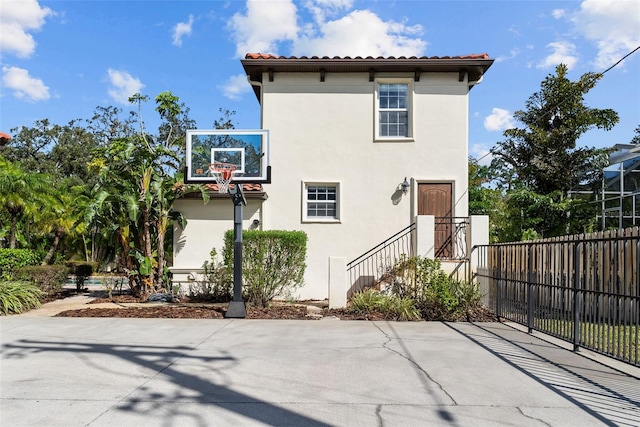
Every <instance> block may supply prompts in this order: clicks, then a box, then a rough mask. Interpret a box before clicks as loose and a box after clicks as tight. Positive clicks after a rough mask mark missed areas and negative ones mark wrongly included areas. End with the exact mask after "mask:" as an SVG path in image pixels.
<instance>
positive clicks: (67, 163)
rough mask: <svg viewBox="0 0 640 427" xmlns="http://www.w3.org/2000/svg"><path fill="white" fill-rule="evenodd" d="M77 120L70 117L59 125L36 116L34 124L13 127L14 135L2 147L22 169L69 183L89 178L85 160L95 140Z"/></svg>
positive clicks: (78, 182) (84, 180)
mask: <svg viewBox="0 0 640 427" xmlns="http://www.w3.org/2000/svg"><path fill="white" fill-rule="evenodd" d="M80 123H81V121H79V120H72V121H70V122H69V123H68V124H67V125H64V126H60V125H54V124H51V123H50V122H49V120H48V119H43V120H37V121H36V122H35V123H34V126H33V127H26V126H22V127H20V128H15V129H12V131H13V132H15V136H14V137H13V138H12V139H11V141H10V143H9V145H7V147H5V153H6V157H7V159H9V160H10V161H13V162H20V163H21V165H22V168H23V169H24V170H25V171H28V172H32V173H47V174H49V175H51V176H52V177H53V179H54V180H56V181H59V180H62V179H69V180H70V181H69V183H70V185H79V184H83V183H86V182H88V181H91V180H92V176H91V175H90V174H89V172H88V170H87V164H88V163H89V162H90V161H91V159H92V157H93V154H92V150H93V148H95V147H96V145H97V142H96V139H95V138H94V135H93V134H92V133H91V132H90V131H89V130H88V129H86V128H84V127H82V126H80V125H79V124H80Z"/></svg>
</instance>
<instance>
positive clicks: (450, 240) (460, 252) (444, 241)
mask: <svg viewBox="0 0 640 427" xmlns="http://www.w3.org/2000/svg"><path fill="white" fill-rule="evenodd" d="M469 221H470V220H469V217H435V219H434V228H435V230H434V240H435V257H436V258H438V259H446V260H465V259H467V253H468V252H469V251H468V241H467V239H468V237H469V236H468V232H467V231H468V230H469V223H470V222H469Z"/></svg>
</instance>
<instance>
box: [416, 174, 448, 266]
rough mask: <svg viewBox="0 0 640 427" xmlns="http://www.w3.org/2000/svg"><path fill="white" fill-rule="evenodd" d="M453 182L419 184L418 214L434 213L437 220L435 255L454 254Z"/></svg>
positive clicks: (437, 256) (440, 256) (446, 256)
mask: <svg viewBox="0 0 640 427" xmlns="http://www.w3.org/2000/svg"><path fill="white" fill-rule="evenodd" d="M452 200H453V184H452V183H424V184H418V215H433V216H435V217H436V220H435V221H436V222H435V235H434V239H435V242H434V244H435V252H434V253H435V256H436V258H451V257H452V256H453V245H452V230H453V217H452V215H451V213H452V207H453V204H452Z"/></svg>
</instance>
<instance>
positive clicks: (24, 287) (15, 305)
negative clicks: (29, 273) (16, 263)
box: [0, 281, 43, 315]
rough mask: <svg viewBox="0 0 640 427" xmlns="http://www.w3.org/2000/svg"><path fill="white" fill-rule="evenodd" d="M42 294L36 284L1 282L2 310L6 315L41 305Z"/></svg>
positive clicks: (0, 297)
mask: <svg viewBox="0 0 640 427" xmlns="http://www.w3.org/2000/svg"><path fill="white" fill-rule="evenodd" d="M42 295H43V292H42V291H41V290H40V289H39V288H38V287H37V286H36V285H34V284H31V283H28V282H20V281H11V282H0V311H1V312H2V314H4V315H7V314H9V313H16V314H17V313H22V312H23V311H25V310H30V309H31V308H36V307H40V298H41V297H42Z"/></svg>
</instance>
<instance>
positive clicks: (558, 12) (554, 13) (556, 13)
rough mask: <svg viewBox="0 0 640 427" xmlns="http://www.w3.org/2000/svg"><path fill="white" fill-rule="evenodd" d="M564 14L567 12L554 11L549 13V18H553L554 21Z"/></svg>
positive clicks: (562, 10)
mask: <svg viewBox="0 0 640 427" xmlns="http://www.w3.org/2000/svg"><path fill="white" fill-rule="evenodd" d="M566 14H567V11H566V10H564V9H554V10H553V12H551V16H553V17H554V18H556V19H560V18H562V17H563V16H565V15H566Z"/></svg>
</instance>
